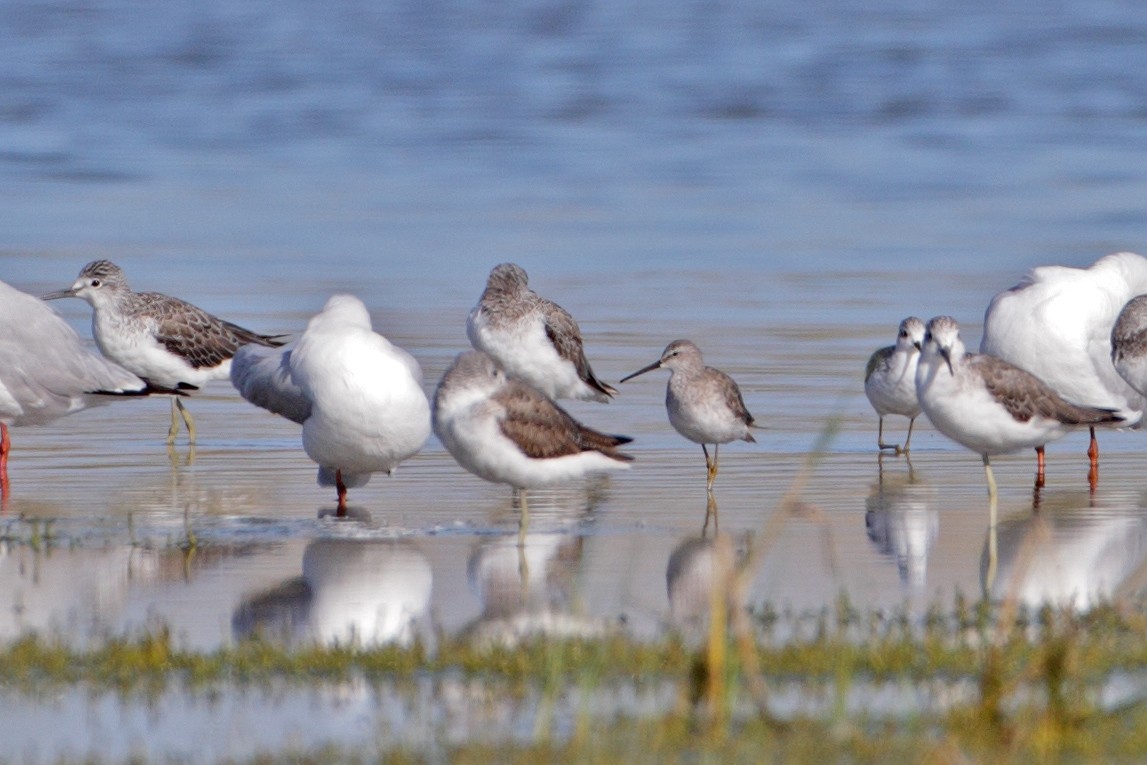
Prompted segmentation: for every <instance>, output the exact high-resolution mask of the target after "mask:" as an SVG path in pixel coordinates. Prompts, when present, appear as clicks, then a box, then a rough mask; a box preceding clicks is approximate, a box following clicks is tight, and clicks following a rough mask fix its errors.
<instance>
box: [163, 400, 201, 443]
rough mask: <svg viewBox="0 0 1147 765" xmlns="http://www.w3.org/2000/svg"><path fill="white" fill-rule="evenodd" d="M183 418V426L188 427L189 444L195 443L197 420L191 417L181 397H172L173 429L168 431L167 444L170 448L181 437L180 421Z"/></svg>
mask: <svg viewBox="0 0 1147 765" xmlns="http://www.w3.org/2000/svg"><path fill="white" fill-rule="evenodd" d="M181 418H182V420H183V424H184V425H186V426H187V443H189V444H193V443H195V420H194V418H192V416H191V412H189V411H187V407H185V406H184V405H183V402H182V401H181V400H180V398H179V396H172V397H171V427H170V428H168V429H167V444H168V446H170V445H171V444H174V443H175V437H176V436H178V435H179V420H180V419H181Z"/></svg>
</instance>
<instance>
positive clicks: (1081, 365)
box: [980, 252, 1147, 483]
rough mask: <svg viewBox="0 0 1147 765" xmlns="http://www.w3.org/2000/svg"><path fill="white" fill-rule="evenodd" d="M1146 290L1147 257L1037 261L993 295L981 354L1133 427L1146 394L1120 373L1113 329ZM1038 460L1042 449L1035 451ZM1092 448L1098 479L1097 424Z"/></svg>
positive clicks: (1146, 405) (1146, 408)
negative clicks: (1084, 262)
mask: <svg viewBox="0 0 1147 765" xmlns="http://www.w3.org/2000/svg"><path fill="white" fill-rule="evenodd" d="M1144 292H1147V258H1144V257H1143V256H1141V255H1136V254H1134V253H1130V252H1120V253H1116V254H1113V255H1106V256H1104V257H1102V258H1100V259H1099V260H1097V261H1096V262H1095V263H1093V264H1092V265H1091V266H1089V267H1088V268H1069V267H1065V266H1040V267H1039V268H1034V269H1032V270H1031V271H1030V272H1028V274H1027V275H1026V276H1025V277H1024V278H1023V280H1022V281H1021V282H1020V283H1019V284H1017V285H1016V286H1014V287H1012V288H1011V289H1009V290H1005V291H1003V292H1001V293H999V294H998V295H996V296H995V297H994V298H992V302H991V304H990V305H989V306H988V309H987V311H986V313H985V314H984V335H983V340H982V341H981V342H980V352H981V353H988V354H991V355H993V356H996V357H998V358H1001V359H1003V360H1005V361H1008V362H1011V363H1012V364H1015V365H1016V366H1018V367H1021V368H1023V369H1026V370H1027V371H1028V372H1031V373H1032V374H1033V375H1035V376H1036V377H1038V378H1040V379H1041V380H1043V381H1044V382H1045V383H1047V384H1048V386H1049V387H1051V389H1052V390H1054V391H1055V392H1056V393H1058V394H1059V395H1060V396H1062V397H1063V398H1064V399H1065V400H1067V401H1070V402H1071V403H1073V404H1078V405H1080V406H1088V407H1097V408H1101V409H1110V410H1112V411H1114V412H1115V413H1116V414H1118V415H1119V417H1120V418H1122V419H1121V420H1120V425H1121V426H1123V427H1136V426H1138V425H1139V421H1140V419H1141V418H1142V417H1143V413H1144V411H1147V399H1145V398H1144V396H1143V395H1141V394H1140V393H1138V392H1136V391H1135V390H1134V389H1133V388H1132V387H1131V386H1130V385H1128V384H1127V383H1126V382H1124V380H1123V378H1121V377H1120V376H1119V374H1118V373H1117V372H1116V371H1115V368H1114V366H1113V365H1112V363H1111V331H1112V328H1113V325H1114V324H1115V319H1116V317H1117V316H1118V315H1119V312H1120V310H1121V309H1122V308H1123V306H1124V305H1125V304H1126V303H1127V302H1128V301H1129V300H1130V299H1131V298H1132V297H1134V296H1135V295H1138V294H1140V293H1144ZM1037 452H1038V459H1039V463H1040V465H1042V464H1043V461H1044V458H1043V452H1042V449H1041V450H1037ZM1087 454H1088V456H1089V457H1090V459H1091V471H1092V476H1093V483H1094V479H1095V478H1097V477H1098V469H1099V444H1098V442H1097V441H1096V440H1095V428H1094V427H1092V428H1091V441H1090V443H1089V445H1088V450H1087Z"/></svg>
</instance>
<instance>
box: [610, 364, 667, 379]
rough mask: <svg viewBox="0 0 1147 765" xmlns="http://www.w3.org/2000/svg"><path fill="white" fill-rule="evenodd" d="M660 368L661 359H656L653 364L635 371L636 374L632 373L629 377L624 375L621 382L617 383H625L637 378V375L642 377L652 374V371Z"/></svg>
mask: <svg viewBox="0 0 1147 765" xmlns="http://www.w3.org/2000/svg"><path fill="white" fill-rule="evenodd" d="M660 367H661V359H658V360H657V361H655V362H653V363H652V364H650V365H649V366H647V367H642V368H641V369H639V370H637V371H636V372H634V373H633V374H631V375H626V376H625V377H623V378H621V380H620V381H619V382H625V381H626V380H632V379H633V378H634V377H637V376H638V375H643V374H645V373H646V372H652V371H653V370H654V369H658V368H660Z"/></svg>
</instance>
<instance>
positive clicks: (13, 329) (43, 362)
mask: <svg viewBox="0 0 1147 765" xmlns="http://www.w3.org/2000/svg"><path fill="white" fill-rule="evenodd" d="M153 392H159V391H156V390H155V389H153V388H152V387H151V386H149V385H148V384H147V382H145V381H144V380H141V379H140V378H138V377H136V376H135V375H133V374H132V373H131V372H129V371H127V370H126V369H124V368H123V367H121V366H119V365H118V364H114V363H112V362H110V361H108V360H107V359H104V358H102V357H100V356H97V355H95V354H94V353H92V352H91V351H89V350H87V349H86V348H84V347H83V343H82V342H81V341H80V338H79V336H78V335H77V334H76V333H75V332H74V331H73V330H72V328H71V327H70V326H68V323H67V322H66V321H64V320H63V319H62V318H61V317H60V316H59V314H57V313H56V312H55V311H53V310H52V309H51V308H49V307H48V306H46V305H44V303H43V302H41V301H40V300H38V299H37V298H35V297H34V296H32V295H29V294H27V293H24V292H21V291H20V290H18V289H16V288H14V287H11V286H9V285H7V284H5V283H4V282H0V489H2V490H3V491H4V492H5V493H6V492H7V489H8V453H9V451H10V450H11V440H10V438H9V436H8V426H9V425H43V424H44V423H47V422H51V421H52V420H55V419H57V418H59V417H63V416H64V415H66V414H71V413H72V412H78V411H80V410H81V409H86V408H87V407H89V406H97V405H100V404H106V403H109V402H110V401H112V400H113V399H114V398H115V397H117V396H144V395H147V394H149V393H153ZM162 392H164V393H170V392H171V391H162Z"/></svg>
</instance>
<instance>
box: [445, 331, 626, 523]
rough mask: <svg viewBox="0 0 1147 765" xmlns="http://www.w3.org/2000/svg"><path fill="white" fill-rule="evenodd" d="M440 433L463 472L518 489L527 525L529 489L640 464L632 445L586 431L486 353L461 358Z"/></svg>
mask: <svg viewBox="0 0 1147 765" xmlns="http://www.w3.org/2000/svg"><path fill="white" fill-rule="evenodd" d="M434 432H435V433H436V434H437V436H438V438H439V439H440V440H441V441H442V444H443V445H444V446H445V447H446V449H447V450H448V451H449V452H450V453H451V454H452V455H454V459H456V460H457V461H458V463H459V464H460V465H461V466H462V467H464V468H466V469H467V470H469V471H470V472H471V473H473V474H474V475H476V476H478V477H479V478H484V479H486V480H487V481H493V482H495V483H506V484H509V485H510V486H512V487H514V489H516V490H517V491H518V495H519V498H520V502H521V507H522V516H523V520H524V519H525V518H526V516H527V513H528V512H529V509H528V506H527V504H526V494H525V490H526V489H529V488H533V487H537V486H543V485H546V484H550V483H556V482H560V481H568V480H572V479H576V478H581V477H583V476H585V475H588V474H592V473H600V472H605V471H610V470H618V469H625V468H628V467H629V463H630V462H631V461H632V459H633V458H632V457H631V456H629V455H628V454H624V453H622V452H619V451H618V450H617V447H618V446H621V445H622V444H625V443H629V441H631V440H632V439H629V438H626V437H625V436H612V435H606V434H604V433H599V432H598V431H596V430H592V429H590V428H588V427H586V426H585V425H582V424H581V423H580V422H578V421H577V420H575V419H574V418H573V417H571V416H570V415H569V414H568V413H567V412H566V411H565V410H564V409H562V408H561V407H560V406H558V405H557V404H555V403H554V402H553V401H552V400H551V399H550V398H549V397H548V396H546V395H545V394H543V393H542V392H541V391H539V390H537V389H536V388H534V387H532V386H531V385H529V384H528V383H526V382H524V381H522V380H519V379H517V378H514V377H511V376H509V375H507V373H506V371H505V370H504V369H502V367H501V366H500V365H499V364H498V363H497V362H496V361H495V360H494V359H493V358H492V357H490V356H489V355H488V354H486V353H483V352H481V351H467V352H465V353H462V354H459V355H458V357H457V358H455V359H454V363H453V364H452V365H451V366H450V368H449V369H447V370H446V373H445V374H443V376H442V380H441V382H439V384H438V390H437V392H436V393H435V396H434ZM524 525H525V524H524V523H523V527H524Z"/></svg>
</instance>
